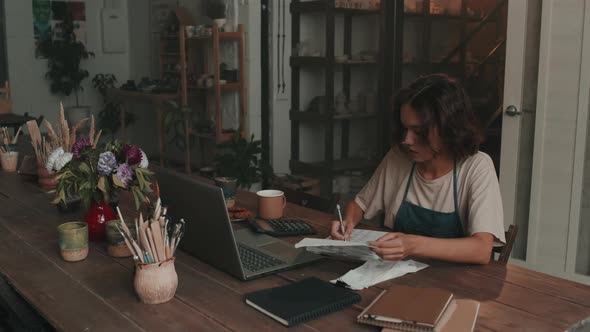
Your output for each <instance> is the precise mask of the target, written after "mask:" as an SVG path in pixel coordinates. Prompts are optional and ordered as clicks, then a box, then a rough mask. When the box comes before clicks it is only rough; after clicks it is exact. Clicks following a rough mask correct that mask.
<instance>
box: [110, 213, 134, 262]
mask: <svg viewBox="0 0 590 332" xmlns="http://www.w3.org/2000/svg"><path fill="white" fill-rule="evenodd" d="M119 223H120V221H119V219H115V220H111V221H108V222H107V224H106V232H107V233H106V234H107V252H108V253H109V255H110V256H112V257H131V256H132V254H131V251H130V250H129V247H127V245H126V244H125V240H124V239H123V236H122V235H121V233H120V232H119V230H118V229H117V224H119ZM126 224H127V228H129V231H130V232H131V236H133V238H134V239H136V238H137V236H136V235H135V224H134V223H126Z"/></svg>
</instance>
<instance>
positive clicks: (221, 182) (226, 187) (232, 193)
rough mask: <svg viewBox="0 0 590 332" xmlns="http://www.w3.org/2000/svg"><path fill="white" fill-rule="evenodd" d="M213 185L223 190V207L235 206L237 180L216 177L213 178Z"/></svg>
mask: <svg viewBox="0 0 590 332" xmlns="http://www.w3.org/2000/svg"><path fill="white" fill-rule="evenodd" d="M215 185H216V186H218V187H219V188H221V189H222V190H223V198H225V205H226V206H227V207H228V208H230V207H233V206H234V205H236V189H237V187H238V179H236V178H229V177H217V178H215Z"/></svg>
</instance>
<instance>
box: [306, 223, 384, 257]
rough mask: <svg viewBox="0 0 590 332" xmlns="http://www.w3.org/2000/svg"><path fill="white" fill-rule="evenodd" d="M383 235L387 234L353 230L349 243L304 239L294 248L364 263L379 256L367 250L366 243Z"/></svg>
mask: <svg viewBox="0 0 590 332" xmlns="http://www.w3.org/2000/svg"><path fill="white" fill-rule="evenodd" d="M385 234H387V233H386V232H378V231H371V230H366V229H355V230H353V231H352V235H351V238H350V241H340V240H331V239H314V238H305V239H303V240H301V241H299V242H298V243H297V244H295V248H301V247H305V248H306V250H307V251H310V252H313V253H316V254H320V255H328V256H336V257H341V258H345V259H352V260H360V261H366V260H369V259H379V256H377V254H375V253H374V252H372V251H371V250H370V249H369V246H368V245H367V242H368V241H375V240H377V239H378V238H380V237H382V236H383V235H385Z"/></svg>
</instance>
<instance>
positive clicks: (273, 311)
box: [245, 277, 361, 326]
mask: <svg viewBox="0 0 590 332" xmlns="http://www.w3.org/2000/svg"><path fill="white" fill-rule="evenodd" d="M245 300H246V303H247V304H248V305H250V306H252V307H254V308H255V309H256V310H258V311H260V312H262V313H264V314H266V315H268V316H269V317H271V318H273V319H275V320H277V321H279V322H281V323H282V324H284V325H286V326H293V325H296V324H299V323H303V322H306V321H308V320H312V319H315V318H318V317H320V316H323V315H327V314H329V313H332V312H335V311H338V310H340V309H342V308H344V307H346V306H349V305H352V304H354V303H357V302H359V301H360V300H361V297H360V295H359V294H357V293H355V292H353V291H350V290H348V289H345V288H340V287H338V286H335V285H333V284H331V283H329V282H327V281H323V280H320V279H318V278H315V277H311V278H307V279H304V280H301V281H298V282H296V283H292V284H289V285H286V286H281V287H275V288H270V289H263V290H260V291H256V292H252V293H248V294H246V296H245Z"/></svg>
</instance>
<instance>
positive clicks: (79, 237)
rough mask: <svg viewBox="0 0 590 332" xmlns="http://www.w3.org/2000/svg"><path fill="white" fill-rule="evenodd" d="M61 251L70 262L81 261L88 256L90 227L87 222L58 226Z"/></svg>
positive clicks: (63, 256)
mask: <svg viewBox="0 0 590 332" xmlns="http://www.w3.org/2000/svg"><path fill="white" fill-rule="evenodd" d="M57 233H58V243H59V251H60V253H61V257H62V258H63V259H64V260H66V261H68V262H77V261H81V260H83V259H84V258H86V257H87V256H88V225H87V224H86V223H85V222H80V221H74V222H67V223H65V224H61V225H59V226H57Z"/></svg>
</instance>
